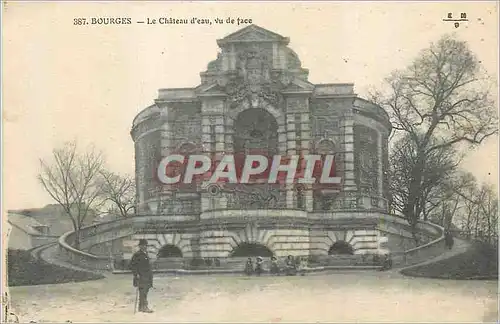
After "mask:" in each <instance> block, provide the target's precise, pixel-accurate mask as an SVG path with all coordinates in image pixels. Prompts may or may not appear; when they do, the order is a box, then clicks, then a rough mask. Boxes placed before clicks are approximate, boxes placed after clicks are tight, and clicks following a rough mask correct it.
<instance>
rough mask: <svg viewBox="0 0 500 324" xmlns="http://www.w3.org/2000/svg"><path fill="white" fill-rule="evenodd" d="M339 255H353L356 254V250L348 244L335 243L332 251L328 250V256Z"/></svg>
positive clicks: (331, 248) (342, 242)
mask: <svg viewBox="0 0 500 324" xmlns="http://www.w3.org/2000/svg"><path fill="white" fill-rule="evenodd" d="M338 254H350V255H352V254H354V249H353V248H352V246H351V245H349V243H347V242H344V241H337V242H335V243H333V245H332V246H331V247H330V250H328V255H338Z"/></svg>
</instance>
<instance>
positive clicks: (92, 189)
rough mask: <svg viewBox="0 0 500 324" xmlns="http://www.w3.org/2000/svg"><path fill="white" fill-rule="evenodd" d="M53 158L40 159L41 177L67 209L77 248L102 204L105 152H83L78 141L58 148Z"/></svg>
mask: <svg viewBox="0 0 500 324" xmlns="http://www.w3.org/2000/svg"><path fill="white" fill-rule="evenodd" d="M52 157H53V161H50V162H47V161H45V160H43V159H40V164H41V171H40V173H39V175H38V179H39V181H40V183H41V184H42V186H43V187H44V189H45V190H46V191H47V193H48V194H49V195H50V196H51V197H52V198H53V199H54V200H55V201H56V202H57V203H58V204H59V205H60V206H61V207H62V208H63V210H64V212H65V215H66V216H67V217H68V218H69V219H70V220H71V222H72V224H73V229H74V230H75V243H74V245H75V248H79V247H80V239H81V237H80V236H81V235H80V229H81V228H82V226H83V225H84V222H85V220H86V219H87V217H88V216H89V215H90V214H91V211H92V210H93V208H95V207H97V206H98V205H99V204H101V203H102V200H101V195H102V181H101V180H100V178H99V172H100V171H101V167H102V164H103V158H102V155H101V153H99V152H96V151H95V150H94V149H90V150H88V151H87V152H85V153H79V152H78V150H77V145H76V143H75V142H71V143H67V144H65V145H64V146H63V147H62V148H58V149H54V150H53V152H52Z"/></svg>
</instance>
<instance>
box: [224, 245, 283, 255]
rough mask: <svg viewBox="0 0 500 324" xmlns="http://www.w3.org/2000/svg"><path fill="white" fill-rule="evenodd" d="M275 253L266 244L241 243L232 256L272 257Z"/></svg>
mask: <svg viewBox="0 0 500 324" xmlns="http://www.w3.org/2000/svg"><path fill="white" fill-rule="evenodd" d="M273 255H274V254H273V252H272V251H271V250H269V249H268V248H267V247H266V246H264V245H262V244H256V243H241V244H240V245H238V246H237V247H236V248H235V249H234V250H233V252H232V253H231V256H232V257H257V256H260V257H269V258H270V257H272V256H273Z"/></svg>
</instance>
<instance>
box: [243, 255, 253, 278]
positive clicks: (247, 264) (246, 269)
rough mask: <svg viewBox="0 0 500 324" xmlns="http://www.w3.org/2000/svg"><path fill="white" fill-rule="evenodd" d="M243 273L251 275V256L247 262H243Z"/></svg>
mask: <svg viewBox="0 0 500 324" xmlns="http://www.w3.org/2000/svg"><path fill="white" fill-rule="evenodd" d="M245 273H246V275H247V276H251V275H252V273H253V263H252V258H248V260H247V263H246V264H245Z"/></svg>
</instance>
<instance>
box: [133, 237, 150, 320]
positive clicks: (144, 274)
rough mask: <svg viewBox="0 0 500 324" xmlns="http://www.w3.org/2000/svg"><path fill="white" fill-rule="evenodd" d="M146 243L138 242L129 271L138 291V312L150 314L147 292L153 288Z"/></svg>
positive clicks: (143, 241)
mask: <svg viewBox="0 0 500 324" xmlns="http://www.w3.org/2000/svg"><path fill="white" fill-rule="evenodd" d="M147 246H148V241H147V240H145V239H140V240H139V251H137V252H135V253H134V255H133V256H132V260H131V261H130V269H131V270H132V273H133V275H134V281H133V284H134V287H137V288H138V289H139V312H143V313H152V312H153V311H152V310H151V309H149V308H148V292H149V289H150V288H152V287H153V271H152V269H151V264H150V263H149V257H148V252H147Z"/></svg>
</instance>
